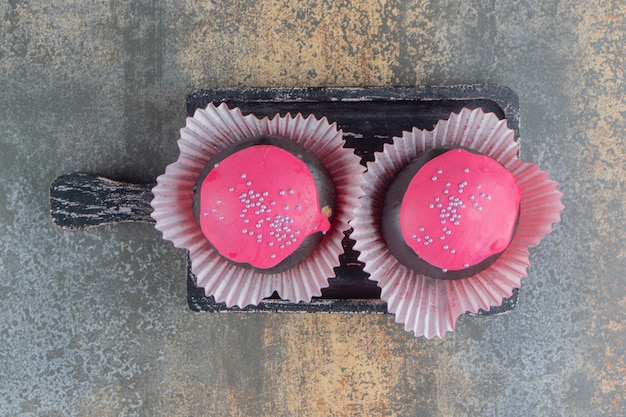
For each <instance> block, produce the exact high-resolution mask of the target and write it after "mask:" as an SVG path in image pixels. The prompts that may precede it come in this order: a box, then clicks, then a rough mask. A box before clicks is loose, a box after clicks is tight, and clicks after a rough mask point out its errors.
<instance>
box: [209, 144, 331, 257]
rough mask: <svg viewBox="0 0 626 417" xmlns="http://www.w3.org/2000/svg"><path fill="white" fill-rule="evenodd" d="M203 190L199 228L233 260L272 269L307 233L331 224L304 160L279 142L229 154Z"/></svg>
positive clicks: (324, 230) (213, 172)
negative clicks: (321, 205)
mask: <svg viewBox="0 0 626 417" xmlns="http://www.w3.org/2000/svg"><path fill="white" fill-rule="evenodd" d="M200 193H201V194H200V228H201V229H202V232H203V233H204V235H205V236H206V238H207V239H208V240H209V241H210V242H211V243H212V244H213V246H214V247H215V249H217V251H218V252H219V253H220V254H221V255H222V256H224V257H226V258H227V259H230V260H232V261H233V262H237V263H247V264H250V265H252V266H254V267H256V268H260V269H268V268H272V267H274V266H276V265H278V264H279V263H280V262H282V261H283V260H284V259H285V258H287V257H288V256H289V255H290V254H292V253H293V252H294V251H295V250H296V249H297V248H298V247H299V246H300V244H301V243H302V241H303V240H304V239H305V238H306V237H307V236H309V235H311V234H313V233H316V232H323V233H324V232H326V231H328V230H329V229H330V222H329V220H328V218H327V217H326V216H324V214H323V213H322V211H321V210H320V207H319V203H318V194H317V187H316V185H315V181H314V179H313V176H312V175H311V173H310V171H309V170H308V168H307V166H306V164H305V163H304V162H302V161H301V160H300V159H298V158H297V157H295V156H294V155H292V154H291V153H289V152H287V151H285V150H283V149H281V148H279V147H276V146H271V145H256V146H251V147H249V148H245V149H243V150H241V151H238V152H236V153H234V154H232V155H230V156H228V157H226V158H225V159H223V160H222V161H220V162H219V163H218V164H216V165H215V167H214V168H213V169H212V170H211V171H210V172H209V174H208V175H207V177H206V178H205V180H204V181H203V183H202V187H201V190H200Z"/></svg>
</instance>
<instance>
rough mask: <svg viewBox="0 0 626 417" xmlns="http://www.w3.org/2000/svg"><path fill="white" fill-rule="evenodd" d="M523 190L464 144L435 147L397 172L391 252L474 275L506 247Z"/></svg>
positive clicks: (390, 213) (391, 194) (388, 235)
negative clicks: (460, 145)
mask: <svg viewBox="0 0 626 417" xmlns="http://www.w3.org/2000/svg"><path fill="white" fill-rule="evenodd" d="M519 201H520V190H519V187H518V185H517V183H516V181H515V178H514V177H513V175H512V174H511V173H510V172H508V171H507V170H506V169H505V168H504V167H503V166H502V165H500V164H499V163H498V162H497V161H495V160H493V159H491V158H489V157H487V156H484V155H480V154H479V153H477V152H475V151H472V150H470V149H466V148H462V147H452V148H436V149H431V150H428V151H426V152H424V153H423V154H421V155H420V156H418V157H417V158H415V159H414V160H413V161H412V162H410V163H409V164H408V165H407V166H406V167H404V169H402V171H400V172H399V173H398V175H396V177H395V178H394V179H393V181H392V182H391V184H390V186H389V190H388V191H387V194H386V196H385V205H384V208H383V213H382V218H381V232H382V235H383V238H384V240H385V242H386V244H387V246H388V247H389V250H390V251H391V253H392V254H393V255H394V256H395V257H396V259H398V261H399V262H400V263H402V264H403V265H405V266H406V267H408V268H410V269H412V270H414V271H415V272H417V273H420V274H423V275H426V276H429V277H431V278H437V279H460V278H467V277H471V276H473V275H476V274H477V273H478V272H480V271H482V270H484V269H486V268H487V267H489V266H490V265H492V264H493V263H494V262H495V261H496V259H498V257H499V256H500V255H501V254H502V252H504V250H505V249H506V248H507V247H508V245H509V243H510V242H511V239H512V238H513V233H514V231H515V225H516V222H517V218H518V215H519Z"/></svg>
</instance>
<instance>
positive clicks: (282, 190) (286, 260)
mask: <svg viewBox="0 0 626 417" xmlns="http://www.w3.org/2000/svg"><path fill="white" fill-rule="evenodd" d="M343 144H344V142H343V138H342V133H341V131H338V130H337V128H336V125H335V124H332V125H331V124H329V123H328V121H327V120H326V119H325V118H324V119H321V120H318V119H316V118H314V117H312V116H310V117H308V118H304V117H303V116H302V115H300V114H298V115H297V116H295V117H292V116H290V115H287V116H285V117H280V116H279V115H277V116H276V117H274V118H272V119H269V118H264V119H258V118H256V117H255V116H253V115H246V116H244V115H243V114H242V113H241V111H240V110H239V109H237V108H235V109H229V108H228V107H227V106H226V105H225V104H222V105H220V106H219V107H215V106H213V105H209V106H208V107H207V108H206V109H199V110H197V111H196V113H195V114H194V116H193V117H192V118H188V119H187V126H186V127H185V128H184V129H181V138H180V140H179V148H180V151H181V153H180V156H179V158H178V160H177V161H176V162H175V163H173V164H171V165H170V166H168V167H167V169H166V171H165V174H163V175H161V176H160V177H159V178H158V179H157V186H156V187H155V188H154V189H153V194H154V196H155V197H154V200H153V201H152V206H153V208H154V211H153V213H152V217H153V218H154V219H155V220H156V228H157V229H158V230H160V231H161V232H162V233H163V237H164V238H165V239H167V240H170V241H172V242H173V243H174V245H175V246H176V247H181V248H185V249H187V250H188V251H189V255H190V260H191V269H192V272H193V273H194V274H195V275H196V277H197V284H198V286H200V287H203V288H204V290H205V293H206V295H207V296H211V295H212V296H214V298H215V300H216V302H225V303H226V305H227V306H229V307H230V306H234V305H236V306H239V307H245V306H246V305H249V304H258V303H259V302H260V301H261V300H262V299H263V298H266V297H269V296H270V295H271V294H272V293H273V292H274V291H277V292H278V294H279V295H280V296H281V298H283V299H286V300H290V301H292V302H298V301H310V300H311V298H312V297H313V296H319V295H321V288H323V287H325V286H327V285H328V281H327V280H328V277H331V276H333V275H334V270H333V269H334V267H335V266H336V265H337V263H338V259H337V258H338V255H339V254H341V253H343V249H342V246H341V240H342V238H343V231H344V230H347V229H348V228H349V225H348V221H349V220H350V219H351V218H352V215H353V212H354V209H355V208H356V206H357V200H358V198H359V196H361V195H362V190H361V185H362V181H363V178H362V171H363V168H362V167H361V166H360V164H359V160H358V158H357V157H356V156H355V155H354V154H353V152H352V151H351V150H349V149H344V148H343Z"/></svg>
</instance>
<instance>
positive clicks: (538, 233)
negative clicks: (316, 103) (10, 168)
mask: <svg viewBox="0 0 626 417" xmlns="http://www.w3.org/2000/svg"><path fill="white" fill-rule="evenodd" d="M444 146H465V147H467V148H471V149H474V150H476V151H478V152H481V153H483V154H485V155H487V156H489V157H491V158H493V159H495V160H497V161H498V162H500V163H501V164H502V165H503V166H504V167H505V168H506V169H507V170H509V171H510V172H511V173H512V174H513V175H514V176H515V179H516V181H517V183H518V184H519V186H520V188H521V203H520V217H519V223H518V228H517V232H516V233H515V235H514V237H513V239H512V242H511V244H510V245H509V247H508V248H507V249H506V250H505V251H504V253H503V254H502V255H501V256H500V257H499V258H498V260H497V261H496V262H495V263H494V264H493V265H491V266H490V267H489V268H487V269H485V270H484V271H482V272H480V273H478V274H476V275H474V276H472V277H470V278H464V279H459V280H438V279H433V278H430V277H427V276H424V275H421V274H418V273H416V272H414V271H412V270H410V269H409V268H407V267H405V266H404V265H402V264H400V263H399V262H398V261H397V260H396V259H395V257H394V256H393V255H392V254H391V253H390V252H389V249H388V248H387V245H386V244H385V241H384V240H383V237H382V235H381V232H380V226H379V225H380V219H381V213H382V208H383V205H384V199H385V192H386V190H387V189H388V187H389V184H390V183H391V180H392V179H393V178H394V177H395V176H396V174H397V173H398V172H399V171H400V170H401V169H402V168H403V167H404V166H405V165H406V164H407V163H408V162H409V161H411V160H413V159H414V158H415V157H416V156H417V155H419V154H421V153H423V152H424V151H426V150H428V149H432V148H438V147H444ZM518 150H519V146H518V144H517V142H516V141H515V138H514V132H513V131H512V130H510V129H509V128H508V127H507V125H506V121H505V120H500V119H498V117H497V116H496V115H494V114H492V113H484V112H483V111H482V110H481V109H477V110H468V109H463V110H461V112H460V113H459V114H454V113H453V114H451V115H450V118H449V119H448V120H445V121H439V123H437V125H436V126H435V128H434V129H433V130H432V131H425V130H419V129H417V128H414V129H413V130H412V131H411V132H403V135H402V137H401V138H399V137H396V138H394V143H393V145H390V144H385V147H384V150H383V153H381V154H377V155H376V161H375V162H374V163H370V164H369V166H368V171H367V172H366V174H365V178H366V182H365V185H364V186H363V189H364V191H365V197H363V198H362V199H361V206H360V207H359V208H358V209H357V210H356V217H355V219H354V220H353V221H352V222H351V225H352V227H353V228H354V232H353V233H352V236H351V238H352V239H354V240H356V244H355V246H354V249H355V250H357V251H360V252H361V255H360V257H359V260H361V261H362V262H365V271H367V272H369V273H370V274H371V277H370V279H372V280H375V281H378V285H379V286H380V287H381V289H382V290H381V299H383V300H384V301H386V302H387V309H388V311H389V312H390V313H395V316H396V321H397V322H398V323H403V324H404V326H405V329H406V330H407V331H412V332H413V333H414V334H415V336H425V337H426V338H432V337H435V336H438V337H442V336H443V335H444V334H445V333H446V332H448V331H452V330H454V326H455V322H456V320H457V318H458V317H459V316H460V315H462V314H465V313H466V312H470V313H476V312H478V310H480V309H483V310H489V308H490V307H491V306H497V305H500V304H502V301H503V299H505V298H508V297H511V295H512V293H513V289H515V288H519V287H520V285H521V278H522V277H525V276H526V268H527V267H528V266H529V265H530V262H529V251H528V247H529V246H535V245H538V244H539V242H540V241H541V238H542V237H543V236H545V235H546V234H548V233H550V231H551V230H552V224H553V223H556V222H558V221H559V220H560V214H559V213H560V211H561V209H562V208H563V205H562V204H561V195H562V194H561V193H560V192H559V191H557V183H556V182H555V181H552V180H550V179H549V178H548V174H547V173H546V172H544V171H541V170H540V169H538V168H537V166H536V165H535V164H531V163H526V162H523V161H522V160H520V159H519V158H518Z"/></svg>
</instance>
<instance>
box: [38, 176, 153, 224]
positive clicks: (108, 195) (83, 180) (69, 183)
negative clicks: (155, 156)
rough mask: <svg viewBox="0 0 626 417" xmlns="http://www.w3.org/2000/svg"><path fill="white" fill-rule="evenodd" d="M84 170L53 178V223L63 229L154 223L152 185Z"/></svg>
mask: <svg viewBox="0 0 626 417" xmlns="http://www.w3.org/2000/svg"><path fill="white" fill-rule="evenodd" d="M155 185H156V184H154V183H151V184H131V183H126V182H120V181H114V180H111V179H108V178H103V177H99V176H96V175H90V174H84V173H79V172H75V173H70V174H64V175H61V176H58V177H56V178H55V179H54V180H53V181H52V183H51V185H50V215H51V217H52V223H54V225H55V226H56V227H58V228H60V229H62V230H86V229H91V228H93V227H98V226H104V225H107V224H112V223H120V222H143V223H153V222H154V220H153V219H152V218H151V217H150V213H152V207H151V206H150V202H151V201H152V198H153V195H152V191H151V190H152V188H153V187H154V186H155Z"/></svg>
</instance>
